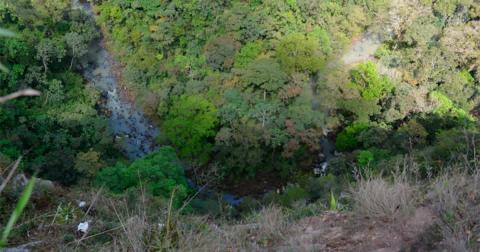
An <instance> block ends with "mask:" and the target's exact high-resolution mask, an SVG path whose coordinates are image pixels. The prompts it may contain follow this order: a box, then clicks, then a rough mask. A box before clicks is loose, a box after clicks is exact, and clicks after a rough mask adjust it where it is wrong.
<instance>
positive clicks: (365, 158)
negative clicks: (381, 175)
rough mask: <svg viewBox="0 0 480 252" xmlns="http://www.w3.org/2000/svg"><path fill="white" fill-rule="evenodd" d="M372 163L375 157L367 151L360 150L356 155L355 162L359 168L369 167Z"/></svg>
mask: <svg viewBox="0 0 480 252" xmlns="http://www.w3.org/2000/svg"><path fill="white" fill-rule="evenodd" d="M374 161H375V157H374V155H373V153H372V152H371V151H369V150H362V151H360V152H359V153H358V155H357V162H358V165H359V166H360V167H363V168H365V167H369V166H370V165H372V163H373V162H374Z"/></svg>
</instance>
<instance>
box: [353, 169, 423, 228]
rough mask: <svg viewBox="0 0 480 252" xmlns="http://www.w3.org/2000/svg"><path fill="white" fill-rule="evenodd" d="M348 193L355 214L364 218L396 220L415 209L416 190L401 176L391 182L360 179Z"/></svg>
mask: <svg viewBox="0 0 480 252" xmlns="http://www.w3.org/2000/svg"><path fill="white" fill-rule="evenodd" d="M350 193H351V198H352V200H353V204H354V209H355V213H357V214H359V215H362V216H366V217H372V218H388V219H396V218H397V217H403V216H406V215H407V214H409V213H411V211H412V210H414V208H415V202H416V199H415V194H416V189H415V187H414V186H412V185H410V184H409V183H408V182H407V180H406V179H405V178H404V177H403V176H396V177H395V179H394V180H393V182H388V181H387V180H385V179H383V178H381V177H372V178H362V179H360V180H359V181H358V183H357V185H356V186H355V187H354V188H353V189H352V190H351V191H350Z"/></svg>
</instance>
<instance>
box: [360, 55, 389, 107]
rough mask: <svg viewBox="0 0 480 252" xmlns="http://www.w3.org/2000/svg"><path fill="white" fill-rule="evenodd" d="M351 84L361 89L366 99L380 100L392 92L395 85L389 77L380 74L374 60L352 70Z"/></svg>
mask: <svg viewBox="0 0 480 252" xmlns="http://www.w3.org/2000/svg"><path fill="white" fill-rule="evenodd" d="M351 78H352V83H351V85H352V86H353V87H354V88H356V89H358V91H360V93H361V95H362V98H364V99H365V100H379V99H381V98H383V97H384V96H385V95H387V94H388V93H390V92H391V91H392V90H393V88H394V86H393V83H392V82H391V81H390V79H388V77H386V76H383V75H380V74H379V73H378V70H377V66H375V64H374V63H373V62H367V63H365V64H361V65H359V66H358V67H357V68H356V69H353V70H352V72H351Z"/></svg>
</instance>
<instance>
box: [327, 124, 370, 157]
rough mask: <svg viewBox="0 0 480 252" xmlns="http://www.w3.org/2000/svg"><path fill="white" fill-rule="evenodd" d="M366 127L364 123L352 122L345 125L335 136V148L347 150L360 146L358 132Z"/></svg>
mask: <svg viewBox="0 0 480 252" xmlns="http://www.w3.org/2000/svg"><path fill="white" fill-rule="evenodd" d="M368 128H369V126H368V124H366V123H354V124H352V125H350V126H347V127H346V128H345V129H344V130H343V131H342V132H340V134H338V136H337V140H336V143H335V145H336V147H337V149H338V150H340V151H349V150H354V149H356V148H358V147H360V142H359V140H358V137H359V136H360V133H362V132H363V131H365V130H366V129H368Z"/></svg>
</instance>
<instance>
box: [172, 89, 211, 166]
mask: <svg viewBox="0 0 480 252" xmlns="http://www.w3.org/2000/svg"><path fill="white" fill-rule="evenodd" d="M217 122H218V118H217V108H216V107H215V105H213V104H212V103H211V102H209V101H208V100H206V99H205V98H203V97H200V96H186V95H184V96H181V97H180V98H179V99H178V100H177V101H175V102H174V104H173V106H172V108H171V109H170V112H169V114H168V116H167V120H166V121H165V123H164V124H163V130H164V131H165V134H166V135H167V137H168V138H169V139H170V141H171V142H172V143H173V144H174V145H175V147H177V148H178V149H179V153H180V156H182V157H187V158H191V159H193V158H196V159H198V160H200V161H202V162H206V161H208V159H209V158H210V153H211V150H212V144H211V143H210V141H209V140H210V139H209V138H211V137H213V136H215V134H216V129H215V127H216V125H217Z"/></svg>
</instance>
